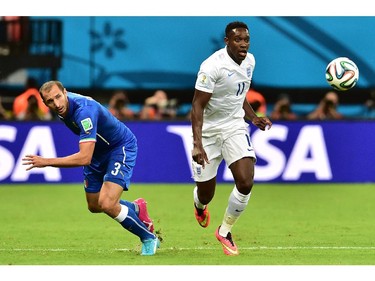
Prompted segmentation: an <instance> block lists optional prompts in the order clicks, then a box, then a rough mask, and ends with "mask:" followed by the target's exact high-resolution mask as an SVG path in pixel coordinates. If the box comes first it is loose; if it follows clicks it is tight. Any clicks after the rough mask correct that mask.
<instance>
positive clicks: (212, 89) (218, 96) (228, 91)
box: [195, 47, 255, 137]
mask: <svg viewBox="0 0 375 281" xmlns="http://www.w3.org/2000/svg"><path fill="white" fill-rule="evenodd" d="M254 67H255V58H254V56H253V55H252V54H251V53H247V56H246V58H245V59H244V60H243V61H242V63H241V65H238V64H237V63H236V62H235V61H234V60H233V59H232V58H231V57H230V56H229V55H228V52H227V49H226V47H225V48H223V49H220V50H218V51H217V52H215V53H213V54H212V55H211V56H210V57H208V58H207V59H206V60H205V61H203V62H202V64H201V66H200V69H199V72H198V77H197V81H196V83H195V88H196V89H197V90H200V91H203V92H207V93H211V94H212V97H211V99H210V100H209V102H208V104H207V106H206V108H205V109H204V113H203V127H202V136H203V137H209V136H212V135H214V134H217V133H224V132H225V133H228V132H233V131H235V130H237V129H239V128H244V127H246V128H247V127H248V124H247V123H246V122H245V120H244V116H245V111H244V110H243V108H242V107H243V103H244V100H245V98H246V93H247V91H248V90H249V88H250V83H251V78H252V76H253V71H254Z"/></svg>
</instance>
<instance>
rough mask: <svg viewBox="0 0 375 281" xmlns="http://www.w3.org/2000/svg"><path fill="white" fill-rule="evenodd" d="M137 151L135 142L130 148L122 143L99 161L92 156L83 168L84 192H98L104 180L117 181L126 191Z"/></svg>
mask: <svg viewBox="0 0 375 281" xmlns="http://www.w3.org/2000/svg"><path fill="white" fill-rule="evenodd" d="M137 152H138V148H137V144H136V143H135V145H134V146H132V147H131V148H126V147H125V145H124V146H121V147H118V148H116V149H113V150H112V151H111V152H110V153H108V154H106V157H105V159H102V160H101V161H97V160H96V159H95V158H93V160H92V162H91V164H90V165H88V166H85V167H84V168H83V175H84V178H85V181H84V187H85V192H88V193H97V192H99V191H100V189H101V188H102V185H103V182H105V181H110V182H114V183H117V184H118V185H120V186H122V188H123V189H124V190H125V191H127V190H128V189H129V185H130V179H131V177H132V174H133V168H134V166H135V161H136V158H137Z"/></svg>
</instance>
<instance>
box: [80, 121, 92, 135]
mask: <svg viewBox="0 0 375 281" xmlns="http://www.w3.org/2000/svg"><path fill="white" fill-rule="evenodd" d="M81 125H82V127H83V130H84V131H85V132H87V131H89V130H91V129H92V128H93V126H92V121H91V118H86V119H83V120H82V121H81Z"/></svg>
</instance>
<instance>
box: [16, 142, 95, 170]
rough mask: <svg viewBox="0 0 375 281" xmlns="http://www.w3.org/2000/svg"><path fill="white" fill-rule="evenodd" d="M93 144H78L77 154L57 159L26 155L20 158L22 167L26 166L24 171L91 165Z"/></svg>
mask: <svg viewBox="0 0 375 281" xmlns="http://www.w3.org/2000/svg"><path fill="white" fill-rule="evenodd" d="M94 148H95V142H93V141H90V142H83V143H80V144H79V152H77V153H74V154H71V155H68V156H65V157H57V158H45V157H41V156H38V155H26V156H25V157H24V158H22V161H23V163H22V165H26V166H28V167H27V168H26V171H29V170H31V169H33V168H44V167H47V166H50V167H57V168H71V167H80V166H86V165H89V164H90V163H91V159H92V155H93V153H94Z"/></svg>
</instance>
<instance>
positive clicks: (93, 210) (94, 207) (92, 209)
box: [87, 205, 102, 213]
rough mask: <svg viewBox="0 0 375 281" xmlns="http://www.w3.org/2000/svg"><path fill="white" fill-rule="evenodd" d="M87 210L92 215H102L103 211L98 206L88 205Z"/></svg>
mask: <svg viewBox="0 0 375 281" xmlns="http://www.w3.org/2000/svg"><path fill="white" fill-rule="evenodd" d="M87 208H88V209H89V211H90V212H91V213H101V212H102V209H101V208H100V207H99V206H98V205H88V206H87Z"/></svg>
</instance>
